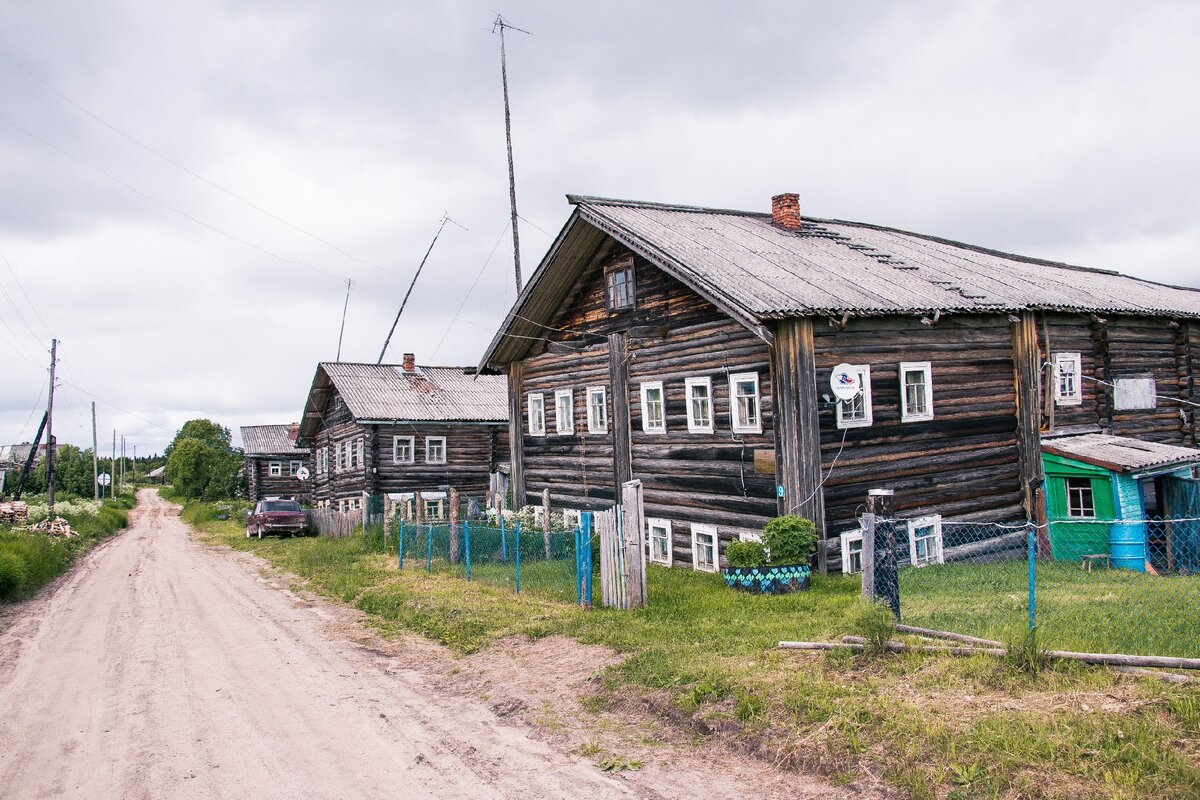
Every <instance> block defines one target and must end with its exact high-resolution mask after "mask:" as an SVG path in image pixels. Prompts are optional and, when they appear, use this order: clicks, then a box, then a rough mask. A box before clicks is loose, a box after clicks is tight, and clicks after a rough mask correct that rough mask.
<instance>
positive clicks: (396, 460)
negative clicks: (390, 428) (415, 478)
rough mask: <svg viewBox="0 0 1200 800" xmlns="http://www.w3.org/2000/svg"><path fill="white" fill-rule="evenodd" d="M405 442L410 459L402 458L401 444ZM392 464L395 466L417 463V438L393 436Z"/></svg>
mask: <svg viewBox="0 0 1200 800" xmlns="http://www.w3.org/2000/svg"><path fill="white" fill-rule="evenodd" d="M401 442H404V443H406V444H407V445H408V458H401V457H400V443H401ZM392 463H393V464H415V463H417V437H415V436H393V437H392Z"/></svg>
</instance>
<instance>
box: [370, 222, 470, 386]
mask: <svg viewBox="0 0 1200 800" xmlns="http://www.w3.org/2000/svg"><path fill="white" fill-rule="evenodd" d="M447 222H454V220H452V219H450V215H449V214H442V222H441V224H440V225H438V229H437V233H435V234H434V235H433V241H432V242H430V243H429V249H428V250H426V251H425V256H424V257H423V258H422V259H421V263H420V264H418V265H417V271H416V273H415V274H413V277H412V281H411V282H410V283H409V284H408V291H407V292H405V293H404V299H403V300H401V301H400V310H399V311H397V312H396V318H395V319H394V320H392V329H391V330H390V331H388V335H387V338H386V339H384V340H383V349H382V350H380V351H379V358H378V359H376V361H375V363H376V364H382V363H383V356H384V354H385V353H387V349H388V345H389V344H391V343H392V334H393V333H395V332H396V325H397V324H399V322H400V315H401V314H403V313H404V307H405V306H406V305H408V296H409V295H411V294H412V290H413V287H414V286H416V285H417V278H419V277H420V276H421V270H422V269H424V268H425V262H426V260H428V258H429V254H430V253H432V252H433V246H434V245H435V244H437V240H438V237H439V236H441V235H442V229H443V228H445V227H446V223H447ZM454 224H455V225H458V223H457V222H454ZM458 227H460V228H462V229H463V230H464V231H465V230H468V228H466V227H465V226H463V225H458Z"/></svg>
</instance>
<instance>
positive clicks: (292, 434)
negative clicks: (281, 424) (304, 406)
mask: <svg viewBox="0 0 1200 800" xmlns="http://www.w3.org/2000/svg"><path fill="white" fill-rule="evenodd" d="M299 435H300V423H299V422H293V423H292V426H291V427H290V428H288V439H289V440H291V441H293V442H295V441H296V437H297V436H299Z"/></svg>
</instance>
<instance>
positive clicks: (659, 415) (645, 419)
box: [642, 381, 667, 433]
mask: <svg viewBox="0 0 1200 800" xmlns="http://www.w3.org/2000/svg"><path fill="white" fill-rule="evenodd" d="M642 430H643V431H645V432H646V433H666V432H667V416H666V412H665V410H664V399H663V385H662V381H650V382H648V383H643V384H642Z"/></svg>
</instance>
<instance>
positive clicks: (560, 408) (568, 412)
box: [554, 389, 575, 434]
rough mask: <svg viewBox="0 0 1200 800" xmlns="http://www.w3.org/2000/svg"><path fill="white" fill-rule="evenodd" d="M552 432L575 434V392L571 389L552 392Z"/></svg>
mask: <svg viewBox="0 0 1200 800" xmlns="http://www.w3.org/2000/svg"><path fill="white" fill-rule="evenodd" d="M554 432H555V433H558V434H571V433H574V432H575V392H574V391H573V390H571V389H558V390H557V391H555V392H554Z"/></svg>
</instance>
